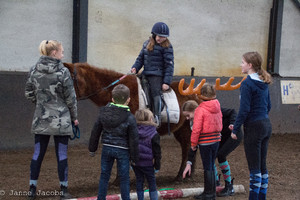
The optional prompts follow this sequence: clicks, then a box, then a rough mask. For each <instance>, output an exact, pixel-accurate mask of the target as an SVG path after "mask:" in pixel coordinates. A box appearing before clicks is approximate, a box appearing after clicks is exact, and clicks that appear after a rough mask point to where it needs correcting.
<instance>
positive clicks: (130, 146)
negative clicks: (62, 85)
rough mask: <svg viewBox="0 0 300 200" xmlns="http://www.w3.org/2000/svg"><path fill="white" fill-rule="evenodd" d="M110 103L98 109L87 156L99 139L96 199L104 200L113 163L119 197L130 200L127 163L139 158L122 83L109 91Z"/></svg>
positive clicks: (134, 129)
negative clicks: (98, 177) (118, 180)
mask: <svg viewBox="0 0 300 200" xmlns="http://www.w3.org/2000/svg"><path fill="white" fill-rule="evenodd" d="M112 101H113V102H112V103H109V104H107V105H106V106H103V107H101V108H100V112H99V117H98V120H97V122H96V123H95V125H94V127H93V130H92V133H91V137H90V142H89V151H90V156H94V154H95V152H96V150H97V149H98V143H99V138H100V136H101V142H102V145H103V147H102V155H101V176H100V181H99V192H98V198H97V200H102V199H106V194H107V189H108V182H109V179H110V175H111V170H112V167H113V164H114V161H115V160H116V161H117V170H118V174H119V178H120V190H121V197H122V199H124V200H129V199H130V179H129V163H130V161H131V162H133V163H136V162H137V161H138V157H139V151H138V141H139V136H138V132H137V124H136V120H135V118H134V116H133V114H131V112H130V110H129V107H128V103H129V101H130V91H129V88H128V87H126V86H125V85H123V84H120V85H117V86H116V87H115V88H114V89H113V90H112Z"/></svg>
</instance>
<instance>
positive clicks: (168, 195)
mask: <svg viewBox="0 0 300 200" xmlns="http://www.w3.org/2000/svg"><path fill="white" fill-rule="evenodd" d="M223 188H224V187H217V188H216V192H217V193H218V192H220V191H221V190H222V189H223ZM233 188H234V191H235V193H245V192H246V191H245V188H244V186H243V185H234V186H233ZM203 190H204V189H203V188H186V189H174V190H162V191H158V192H159V193H158V198H159V199H178V198H183V197H190V196H194V195H199V194H200V193H202V192H203ZM96 199H97V197H84V198H77V199H71V200H96ZM106 199H107V200H121V199H122V198H121V195H120V194H114V195H107V196H106ZM130 199H132V200H136V199H137V195H136V193H135V192H134V193H130ZM144 199H150V197H149V192H145V194H144Z"/></svg>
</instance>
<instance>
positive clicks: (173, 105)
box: [137, 78, 180, 124]
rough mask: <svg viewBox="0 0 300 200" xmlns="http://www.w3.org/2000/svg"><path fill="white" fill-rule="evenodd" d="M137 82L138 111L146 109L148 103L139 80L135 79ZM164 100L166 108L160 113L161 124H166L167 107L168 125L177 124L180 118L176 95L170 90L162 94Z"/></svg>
mask: <svg viewBox="0 0 300 200" xmlns="http://www.w3.org/2000/svg"><path fill="white" fill-rule="evenodd" d="M137 82H138V93H139V109H144V108H147V105H148V102H147V98H146V94H145V92H144V90H143V89H142V86H141V82H140V79H139V78H137ZM163 96H164V100H165V102H166V104H167V105H166V106H164V109H163V111H161V122H165V123H167V122H168V116H167V107H168V111H169V117H170V123H172V124H177V123H178V122H179V117H180V108H179V104H178V101H177V97H176V93H175V92H174V90H173V89H172V88H171V90H170V91H168V92H163Z"/></svg>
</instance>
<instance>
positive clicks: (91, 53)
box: [88, 0, 273, 76]
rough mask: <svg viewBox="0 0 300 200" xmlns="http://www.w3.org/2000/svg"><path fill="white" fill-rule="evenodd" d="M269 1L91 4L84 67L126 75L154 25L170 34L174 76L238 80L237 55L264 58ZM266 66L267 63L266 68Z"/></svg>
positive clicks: (176, 0) (174, 0) (168, 0)
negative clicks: (255, 53) (160, 25)
mask: <svg viewBox="0 0 300 200" xmlns="http://www.w3.org/2000/svg"><path fill="white" fill-rule="evenodd" d="M272 2H273V1H272V0H263V1H261V0H249V1H239V0H213V1H207V0H164V1H162V0H154V1H146V0H130V1H129V0H101V1H89V24H88V62H89V63H91V64H94V65H96V66H99V67H105V68H110V69H114V70H117V71H120V72H123V73H126V72H127V71H128V70H129V69H130V67H131V66H132V64H133V63H134V61H135V59H136V57H137V56H138V53H139V52H140V50H141V48H142V44H143V42H144V41H145V40H146V39H147V38H148V37H149V36H150V32H151V28H152V26H153V24H154V23H155V22H157V21H163V22H165V23H167V24H168V26H169V28H170V38H169V39H170V41H171V42H172V44H173V47H174V56H175V75H189V74H190V71H191V70H190V68H191V67H195V68H196V70H195V75H196V76H241V72H240V68H239V64H240V62H241V55H242V54H243V53H245V52H247V51H254V50H255V51H258V52H260V53H261V54H262V56H263V57H264V58H266V57H267V47H268V32H269V17H270V9H271V7H272ZM264 64H266V62H265V63H264Z"/></svg>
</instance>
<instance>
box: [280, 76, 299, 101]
mask: <svg viewBox="0 0 300 200" xmlns="http://www.w3.org/2000/svg"><path fill="white" fill-rule="evenodd" d="M280 86H281V100H282V104H300V81H295V80H294V81H292V80H281V81H280Z"/></svg>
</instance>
